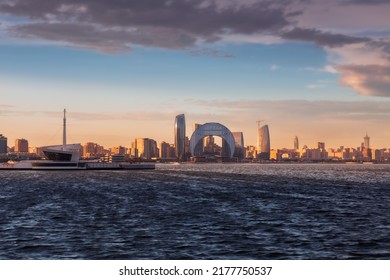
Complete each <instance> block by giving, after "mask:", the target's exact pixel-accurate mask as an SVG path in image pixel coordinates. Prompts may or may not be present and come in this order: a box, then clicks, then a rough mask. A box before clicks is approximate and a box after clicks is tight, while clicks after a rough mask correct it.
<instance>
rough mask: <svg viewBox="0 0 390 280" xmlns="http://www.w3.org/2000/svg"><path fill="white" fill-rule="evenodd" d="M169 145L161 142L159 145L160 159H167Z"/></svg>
mask: <svg viewBox="0 0 390 280" xmlns="http://www.w3.org/2000/svg"><path fill="white" fill-rule="evenodd" d="M170 147H171V145H169V144H168V143H166V142H164V141H163V142H161V143H160V155H159V156H160V158H169V149H170Z"/></svg>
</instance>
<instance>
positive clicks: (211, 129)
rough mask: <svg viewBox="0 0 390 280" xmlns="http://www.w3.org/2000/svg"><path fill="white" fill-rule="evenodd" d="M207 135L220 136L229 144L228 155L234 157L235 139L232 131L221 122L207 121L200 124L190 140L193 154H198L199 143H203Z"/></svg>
mask: <svg viewBox="0 0 390 280" xmlns="http://www.w3.org/2000/svg"><path fill="white" fill-rule="evenodd" d="M206 136H219V137H221V138H222V139H223V140H224V142H225V143H226V145H227V149H228V155H229V156H230V157H233V154H234V150H235V146H236V145H235V141H234V137H233V134H232V132H231V131H230V130H229V129H228V128H227V127H226V126H224V125H222V124H220V123H205V124H203V125H200V126H199V127H198V128H197V129H196V130H195V131H194V133H193V134H192V136H191V140H190V152H191V154H192V156H195V155H196V151H197V149H198V148H199V145H203V142H202V141H203V138H205V137H206Z"/></svg>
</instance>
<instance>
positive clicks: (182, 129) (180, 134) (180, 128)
mask: <svg viewBox="0 0 390 280" xmlns="http://www.w3.org/2000/svg"><path fill="white" fill-rule="evenodd" d="M174 134H175V149H176V157H177V158H178V159H179V160H180V161H182V160H184V155H185V141H186V120H185V116H184V114H181V115H178V116H176V119H175V131H174Z"/></svg>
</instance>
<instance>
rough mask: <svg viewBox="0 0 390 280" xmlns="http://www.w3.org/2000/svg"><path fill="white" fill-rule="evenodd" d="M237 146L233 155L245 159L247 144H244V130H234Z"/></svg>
mask: <svg viewBox="0 0 390 280" xmlns="http://www.w3.org/2000/svg"><path fill="white" fill-rule="evenodd" d="M232 134H233V137H234V142H235V144H236V148H235V150H234V154H233V157H236V158H238V159H244V157H245V146H244V134H243V133H242V132H232Z"/></svg>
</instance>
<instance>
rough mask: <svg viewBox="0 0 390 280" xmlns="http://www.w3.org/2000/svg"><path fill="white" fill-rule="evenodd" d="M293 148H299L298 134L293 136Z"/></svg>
mask: <svg viewBox="0 0 390 280" xmlns="http://www.w3.org/2000/svg"><path fill="white" fill-rule="evenodd" d="M294 149H295V150H299V140H298V136H295V138H294Z"/></svg>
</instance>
